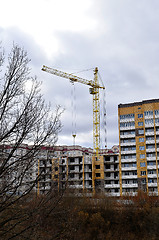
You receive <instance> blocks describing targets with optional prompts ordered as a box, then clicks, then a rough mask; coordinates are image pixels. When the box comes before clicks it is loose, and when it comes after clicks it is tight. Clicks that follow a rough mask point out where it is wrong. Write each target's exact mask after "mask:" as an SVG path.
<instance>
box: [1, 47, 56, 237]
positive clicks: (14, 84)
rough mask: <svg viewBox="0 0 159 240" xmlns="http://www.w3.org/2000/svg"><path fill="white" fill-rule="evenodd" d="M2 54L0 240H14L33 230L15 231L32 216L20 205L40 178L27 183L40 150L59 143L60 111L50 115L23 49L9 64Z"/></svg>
mask: <svg viewBox="0 0 159 240" xmlns="http://www.w3.org/2000/svg"><path fill="white" fill-rule="evenodd" d="M0 50H1V51H0V73H1V76H0V226H1V229H0V238H1V239H3V238H4V239H13V238H15V237H16V236H18V234H20V233H22V232H23V231H26V229H27V228H30V225H29V227H28V226H27V227H25V228H22V227H20V228H19V230H18V231H19V232H18V231H17V232H16V230H15V228H16V227H17V225H18V224H21V223H22V222H23V221H24V219H25V220H26V219H27V220H28V219H29V214H30V213H29V214H26V212H25V211H24V212H25V213H24V212H23V213H24V214H22V211H21V210H20V209H19V206H20V205H19V204H21V203H22V201H23V199H25V198H26V196H27V195H28V194H29V193H30V192H31V191H32V190H33V189H34V188H35V186H36V184H37V182H38V178H39V177H40V176H39V175H37V174H34V178H33V180H32V181H29V182H27V180H26V179H27V174H28V172H29V171H30V169H32V170H35V168H36V164H35V163H36V161H37V156H38V153H39V151H40V149H41V146H42V145H47V146H49V145H50V144H51V145H52V146H53V145H54V144H55V143H56V141H57V135H58V132H59V131H60V130H61V122H60V115H61V108H60V107H57V109H56V111H55V112H54V113H51V108H50V106H49V105H47V104H46V103H45V101H44V100H43V98H42V95H41V93H40V85H41V83H40V82H39V81H38V80H37V79H36V77H31V76H30V69H29V67H28V64H29V61H30V60H29V59H28V56H27V53H26V51H24V49H22V48H21V47H19V46H18V45H14V44H13V48H12V50H11V52H10V54H9V56H8V61H7V60H6V56H5V54H4V51H3V49H2V48H1V49H0ZM28 83H29V86H30V87H29V88H28V87H27V84H28ZM24 144H27V145H24ZM28 144H29V146H30V145H31V146H30V147H29V148H28ZM22 146H24V148H23V147H22ZM8 147H9V148H8ZM45 201H47V200H46V199H45ZM45 201H44V200H43V201H41V202H40V203H39V206H40V204H42V202H45ZM23 202H24V201H23ZM37 206H38V205H37ZM23 210H24V209H23ZM36 210H37V209H36ZM33 212H35V211H33V210H32V214H33ZM36 212H37V211H36ZM7 233H10V234H9V237H8V238H5V236H6V234H7ZM11 233H12V234H11Z"/></svg>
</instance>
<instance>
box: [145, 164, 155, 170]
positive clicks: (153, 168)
mask: <svg viewBox="0 0 159 240" xmlns="http://www.w3.org/2000/svg"><path fill="white" fill-rule="evenodd" d="M147 170H156V164H155V165H152V166H147Z"/></svg>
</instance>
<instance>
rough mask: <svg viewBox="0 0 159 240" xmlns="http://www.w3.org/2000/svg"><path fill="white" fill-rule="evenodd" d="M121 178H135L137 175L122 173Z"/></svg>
mask: <svg viewBox="0 0 159 240" xmlns="http://www.w3.org/2000/svg"><path fill="white" fill-rule="evenodd" d="M122 179H137V175H122Z"/></svg>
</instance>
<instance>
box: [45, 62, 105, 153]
mask: <svg viewBox="0 0 159 240" xmlns="http://www.w3.org/2000/svg"><path fill="white" fill-rule="evenodd" d="M42 70H43V71H45V72H48V73H51V74H54V75H56V76H59V77H63V78H67V79H69V80H70V81H71V82H79V83H82V84H85V85H89V86H90V89H89V92H90V94H92V96H93V150H94V154H95V155H96V157H97V158H98V156H99V149H100V105H99V89H105V87H104V85H103V84H102V86H101V85H100V84H99V81H98V68H97V67H96V68H95V70H94V79H93V80H87V79H84V78H81V77H78V76H75V75H73V74H71V73H66V72H63V71H60V70H57V69H53V68H50V67H47V66H45V65H43V67H42Z"/></svg>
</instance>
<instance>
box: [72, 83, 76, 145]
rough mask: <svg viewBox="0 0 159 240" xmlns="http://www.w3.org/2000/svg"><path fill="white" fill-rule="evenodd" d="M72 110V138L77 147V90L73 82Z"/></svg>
mask: <svg viewBox="0 0 159 240" xmlns="http://www.w3.org/2000/svg"><path fill="white" fill-rule="evenodd" d="M71 84H72V87H71V108H72V137H73V145H74V147H75V138H76V91H75V90H76V89H75V84H74V82H71Z"/></svg>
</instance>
